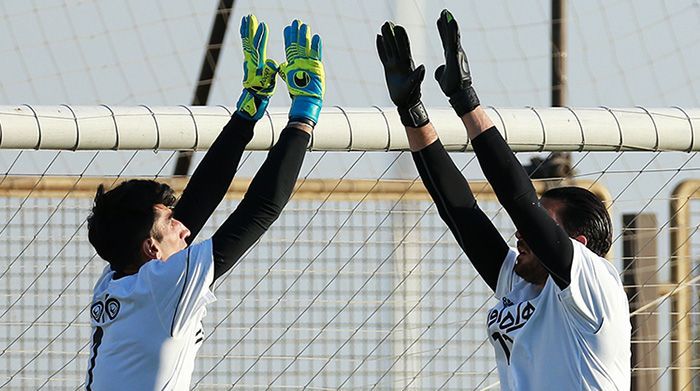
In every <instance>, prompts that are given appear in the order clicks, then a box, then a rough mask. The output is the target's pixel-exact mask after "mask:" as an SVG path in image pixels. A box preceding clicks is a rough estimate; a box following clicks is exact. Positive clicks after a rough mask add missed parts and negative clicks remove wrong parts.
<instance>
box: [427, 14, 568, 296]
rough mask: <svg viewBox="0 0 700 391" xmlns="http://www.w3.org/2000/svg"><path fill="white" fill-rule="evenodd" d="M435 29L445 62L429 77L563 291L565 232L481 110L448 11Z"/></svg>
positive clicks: (517, 224)
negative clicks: (439, 39) (456, 116)
mask: <svg viewBox="0 0 700 391" xmlns="http://www.w3.org/2000/svg"><path fill="white" fill-rule="evenodd" d="M438 30H439V32H440V38H441V40H442V45H443V48H444V51H445V65H442V66H440V67H439V68H438V69H437V71H436V72H435V78H436V79H437V81H438V83H439V84H440V88H441V89H442V91H443V92H444V93H445V95H447V96H448V97H449V101H450V104H451V105H452V107H453V108H454V109H455V111H456V113H457V115H458V116H460V118H461V119H462V122H463V123H464V126H465V127H466V128H467V134H468V135H469V138H470V139H471V141H472V146H473V148H474V152H475V153H476V156H477V158H478V159H479V164H480V165H481V168H482V170H483V171H484V175H485V176H486V179H487V180H488V181H489V183H491V186H492V187H493V190H494V191H495V193H496V196H497V197H498V201H499V202H500V203H501V205H503V207H504V208H505V210H506V212H508V215H509V216H510V217H511V219H512V220H513V223H514V224H515V227H516V228H517V229H518V231H519V232H520V234H521V235H522V237H523V238H524V239H525V242H526V243H527V244H528V246H529V247H530V248H531V249H532V251H533V252H534V253H535V255H536V256H537V257H538V258H539V259H540V261H541V262H542V264H543V266H544V268H545V269H546V270H547V272H548V273H549V275H550V276H551V277H552V278H553V279H554V281H555V282H556V283H557V285H558V286H559V287H560V288H562V289H564V288H566V287H567V286H568V285H569V283H570V280H571V262H572V258H573V245H572V243H571V241H570V240H569V236H568V235H567V233H566V232H565V231H564V230H563V229H562V228H561V227H560V226H559V225H558V224H557V223H556V222H555V221H554V220H553V219H552V218H551V217H550V216H549V214H548V213H547V211H546V210H545V209H544V208H542V207H541V206H540V203H539V200H538V198H537V193H536V192H535V188H534V187H533V186H532V182H531V181H530V178H529V177H528V176H527V173H526V172H525V170H524V169H523V167H522V165H521V164H520V162H518V160H517V159H516V158H515V155H514V154H513V151H512V150H511V149H510V147H508V144H506V142H505V140H503V138H502V137H501V134H500V133H499V132H498V130H497V129H496V127H495V126H494V125H493V122H492V121H491V119H490V118H489V117H488V115H487V114H486V112H485V111H484V110H483V109H482V108H481V106H480V103H479V99H478V98H477V95H476V92H475V91H474V88H473V87H472V78H471V73H470V71H469V64H468V63H467V57H466V55H465V54H464V51H463V49H462V47H461V44H460V34H459V28H458V26H457V21H456V20H455V19H454V18H453V16H452V14H450V12H449V11H447V10H443V11H442V14H441V15H440V19H439V20H438Z"/></svg>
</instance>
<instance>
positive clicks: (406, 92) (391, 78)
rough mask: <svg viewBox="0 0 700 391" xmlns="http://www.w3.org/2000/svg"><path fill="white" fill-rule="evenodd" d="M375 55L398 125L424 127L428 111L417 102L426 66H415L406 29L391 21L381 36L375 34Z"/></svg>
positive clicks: (383, 28) (383, 27)
mask: <svg viewBox="0 0 700 391" xmlns="http://www.w3.org/2000/svg"><path fill="white" fill-rule="evenodd" d="M377 52H379V58H380V59H381V60H382V64H383V65H384V75H385V76H386V85H387V87H389V95H390V96H391V101H392V102H394V104H395V105H396V107H397V108H398V110H399V116H400V117H401V123H402V124H404V126H409V127H412V128H417V127H420V126H423V125H425V124H427V123H428V122H429V120H428V112H427V111H425V107H424V106H423V103H421V101H420V97H421V95H420V83H421V82H422V81H423V78H424V77H425V67H424V66H423V65H420V66H419V67H418V68H415V67H414V65H413V59H412V58H411V44H410V43H409V42H408V35H406V30H404V28H403V27H401V26H395V25H394V24H393V23H391V22H386V23H384V25H383V26H382V33H381V34H379V35H377Z"/></svg>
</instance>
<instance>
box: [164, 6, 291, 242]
mask: <svg viewBox="0 0 700 391" xmlns="http://www.w3.org/2000/svg"><path fill="white" fill-rule="evenodd" d="M267 31H268V30H267V25H266V24H265V23H258V21H257V19H256V18H255V16H254V15H248V16H245V17H243V19H242V20H241V29H240V33H241V41H242V43H243V57H244V61H243V75H244V76H243V92H242V93H241V97H240V98H239V100H238V103H237V104H236V112H235V113H234V114H233V116H231V120H230V121H229V122H228V123H227V124H226V126H224V128H223V130H222V131H221V133H220V134H219V136H218V137H217V138H216V140H215V141H214V143H213V144H212V145H211V147H210V148H209V150H208V151H207V153H206V154H205V155H204V158H203V159H202V161H201V162H200V163H199V165H198V166H197V169H196V170H195V171H194V173H193V174H192V178H191V179H190V181H189V183H188V184H187V187H186V188H185V190H184V191H183V193H182V196H181V197H180V200H179V201H178V203H177V205H176V206H175V210H174V215H175V218H176V219H178V220H180V222H182V223H183V224H184V225H185V226H186V227H187V228H188V229H189V230H190V233H191V235H190V236H189V237H188V238H187V239H186V241H187V243H188V244H190V243H192V241H193V240H194V239H195V237H196V236H197V234H198V233H199V231H200V230H201V229H202V227H203V226H204V224H205V223H206V222H207V220H208V219H209V217H210V216H211V214H212V213H213V212H214V210H215V209H216V207H217V206H218V205H219V203H220V202H221V200H222V199H223V198H224V196H225V195H226V192H227V191H228V188H229V186H231V181H232V180H233V177H234V175H235V173H236V170H237V168H238V164H239V163H240V160H241V156H242V155H243V151H244V150H245V147H246V145H247V144H248V143H249V142H250V140H251V139H252V138H253V127H254V126H255V123H256V122H257V121H258V120H259V119H260V118H261V117H262V116H263V114H264V113H265V109H266V108H267V105H268V103H269V100H270V96H271V95H272V93H273V92H274V90H275V77H276V74H277V70H278V68H277V64H276V63H275V62H274V60H271V59H267V56H266V48H267Z"/></svg>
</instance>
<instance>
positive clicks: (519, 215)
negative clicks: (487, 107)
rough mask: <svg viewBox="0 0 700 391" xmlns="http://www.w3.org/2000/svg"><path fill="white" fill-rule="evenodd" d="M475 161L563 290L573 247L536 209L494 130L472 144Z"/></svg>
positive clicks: (518, 166) (532, 192)
mask: <svg viewBox="0 0 700 391" xmlns="http://www.w3.org/2000/svg"><path fill="white" fill-rule="evenodd" d="M472 146H473V147H474V152H475V153H476V157H477V158H478V159H479V164H480V165H481V169H482V170H483V171H484V175H485V176H486V179H487V180H488V181H489V183H491V186H492V187H493V190H494V192H495V193H496V197H498V201H499V202H500V203H501V205H503V208H504V209H505V210H506V212H508V215H509V216H510V218H511V219H512V220H513V223H514V224H515V227H516V228H517V229H518V231H519V232H520V234H521V235H522V236H523V238H524V239H525V242H526V243H527V244H528V246H529V247H530V249H531V250H532V252H533V253H535V255H537V257H538V258H539V259H540V262H542V266H544V268H545V269H546V270H547V272H548V273H549V275H550V276H551V277H552V279H553V280H554V282H555V283H556V284H557V285H558V286H559V287H560V288H561V289H564V288H566V287H568V286H569V283H570V282H571V263H572V260H573V255H574V246H573V244H572V243H571V240H570V239H569V235H568V234H567V233H566V232H565V231H564V230H563V229H562V228H561V227H560V226H559V225H558V224H557V223H556V222H555V221H554V220H553V219H552V218H551V217H550V216H549V214H548V213H547V211H546V210H545V209H544V208H543V207H542V206H541V205H540V202H539V199H538V198H537V193H536V192H535V188H534V187H533V186H532V182H531V181H530V178H529V177H528V176H527V173H526V172H525V169H524V168H523V166H522V165H521V164H520V162H518V159H516V158H515V154H514V153H513V151H512V150H511V149H510V147H508V144H506V142H505V140H504V139H503V137H501V134H500V133H499V132H498V130H497V129H496V127H495V126H494V127H491V128H489V129H488V130H486V131H485V132H483V133H481V134H480V135H479V136H477V137H475V138H474V140H472Z"/></svg>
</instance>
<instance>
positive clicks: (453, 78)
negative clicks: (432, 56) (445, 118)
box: [435, 10, 479, 117]
mask: <svg viewBox="0 0 700 391" xmlns="http://www.w3.org/2000/svg"><path fill="white" fill-rule="evenodd" d="M437 27H438V31H439V32H440V39H441V40H442V48H443V49H444V50H445V64H443V65H440V66H439V67H438V68H437V69H436V70H435V80H437V81H438V83H439V84H440V88H441V89H442V92H444V93H445V95H447V96H448V97H449V98H450V105H452V108H454V109H455V112H457V115H458V116H460V117H461V116H462V115H464V114H465V113H468V112H470V111H472V110H474V109H475V108H476V107H477V106H479V98H478V97H477V96H476V91H474V88H472V75H471V73H470V72H469V63H468V62H467V55H466V54H464V49H462V45H461V44H460V43H459V39H460V37H459V26H457V21H456V20H455V19H454V17H453V16H452V14H451V13H450V11H448V10H442V13H440V19H438V21H437Z"/></svg>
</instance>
